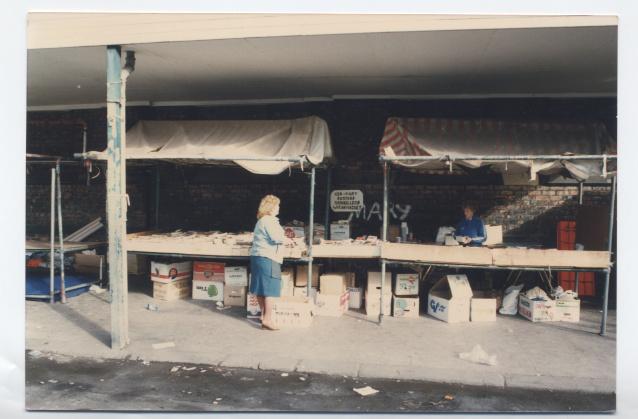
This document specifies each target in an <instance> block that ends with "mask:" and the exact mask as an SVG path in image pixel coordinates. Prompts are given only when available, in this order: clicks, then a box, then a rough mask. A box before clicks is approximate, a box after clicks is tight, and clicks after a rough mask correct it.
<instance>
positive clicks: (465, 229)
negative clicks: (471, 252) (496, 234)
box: [455, 204, 487, 246]
mask: <svg viewBox="0 0 638 419" xmlns="http://www.w3.org/2000/svg"><path fill="white" fill-rule="evenodd" d="M455 234H456V237H457V239H459V241H461V243H462V244H463V245H466V246H481V245H482V244H483V242H484V241H485V240H486V239H487V234H486V232H485V225H484V224H483V220H481V219H480V218H479V217H478V216H477V215H476V207H475V206H474V205H472V204H465V205H463V219H462V220H461V221H459V223H458V224H457V225H456V233H455Z"/></svg>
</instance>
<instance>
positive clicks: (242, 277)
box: [224, 266, 248, 287]
mask: <svg viewBox="0 0 638 419" xmlns="http://www.w3.org/2000/svg"><path fill="white" fill-rule="evenodd" d="M224 284H225V285H228V286H231V287H246V286H248V269H246V267H245V266H226V267H224Z"/></svg>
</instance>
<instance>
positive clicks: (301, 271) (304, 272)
mask: <svg viewBox="0 0 638 419" xmlns="http://www.w3.org/2000/svg"><path fill="white" fill-rule="evenodd" d="M320 270H321V265H316V264H313V265H312V284H311V285H312V286H313V287H314V288H318V287H319V271H320ZM307 284H308V265H307V264H303V265H297V272H296V273H295V287H305V286H306V285H307Z"/></svg>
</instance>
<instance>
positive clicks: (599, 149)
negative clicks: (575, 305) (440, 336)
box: [379, 118, 616, 334]
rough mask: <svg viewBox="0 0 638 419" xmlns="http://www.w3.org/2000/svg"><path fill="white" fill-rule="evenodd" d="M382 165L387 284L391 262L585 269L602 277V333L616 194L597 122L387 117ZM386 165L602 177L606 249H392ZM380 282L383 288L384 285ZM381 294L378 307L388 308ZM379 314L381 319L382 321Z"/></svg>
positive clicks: (612, 163)
mask: <svg viewBox="0 0 638 419" xmlns="http://www.w3.org/2000/svg"><path fill="white" fill-rule="evenodd" d="M379 153H380V161H381V162H382V165H383V173H384V189H383V237H382V239H383V242H384V244H383V246H382V251H381V271H382V278H385V271H386V265H387V264H406V263H411V264H422V265H429V266H446V267H466V266H469V267H474V268H483V269H510V270H523V269H525V270H539V271H549V272H551V270H570V271H578V270H581V269H585V268H586V269H587V270H589V271H599V272H604V273H605V291H604V297H603V298H604V300H603V301H604V302H603V318H602V321H601V334H605V325H606V318H607V305H608V293H609V278H610V272H611V267H612V258H611V248H612V231H613V217H614V201H615V195H616V155H615V144H614V142H613V140H612V138H611V137H610V136H609V134H608V133H607V131H606V130H605V127H604V125H602V124H600V123H581V122H552V121H499V120H489V119H463V120H461V119H446V118H389V119H388V120H387V121H386V127H385V132H384V136H383V138H382V139H381V142H380V146H379ZM389 163H392V164H394V165H395V166H399V167H404V168H409V169H410V170H414V171H432V170H435V171H437V170H439V171H440V170H446V171H449V172H452V171H453V170H454V169H455V166H457V167H458V166H460V167H463V168H467V169H476V168H480V167H483V166H488V167H489V169H490V170H492V171H495V172H499V173H505V172H509V173H523V174H525V175H527V176H529V179H530V180H536V179H537V176H538V175H539V174H543V175H546V174H556V173H566V174H568V175H569V176H571V177H573V178H575V179H577V180H578V181H580V182H582V181H584V180H587V179H589V178H591V177H594V176H596V177H600V178H603V179H605V180H607V179H609V182H611V186H612V187H611V190H612V197H611V211H610V215H609V217H610V221H609V234H608V249H607V251H578V252H577V251H571V250H557V249H528V248H501V249H488V248H471V247H452V248H450V249H446V248H445V246H437V245H431V244H405V243H401V244H399V243H397V244H395V243H387V241H386V238H387V226H388V221H387V220H388V173H389V170H390V166H389ZM384 282H385V281H382V283H381V287H382V289H383V288H384V287H385V284H384ZM383 295H384V293H383V292H381V304H383ZM381 319H382V314H381V315H380V316H379V321H381Z"/></svg>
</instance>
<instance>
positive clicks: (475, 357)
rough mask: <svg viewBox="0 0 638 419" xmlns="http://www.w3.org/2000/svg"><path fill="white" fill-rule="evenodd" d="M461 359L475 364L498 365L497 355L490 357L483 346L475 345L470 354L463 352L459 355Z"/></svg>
mask: <svg viewBox="0 0 638 419" xmlns="http://www.w3.org/2000/svg"><path fill="white" fill-rule="evenodd" d="M459 358H461V359H463V360H465V361H470V362H474V363H476V364H484V365H492V366H493V365H496V355H489V354H488V353H487V352H485V350H483V348H481V345H478V344H476V345H474V348H472V350H471V351H470V352H462V353H460V354H459Z"/></svg>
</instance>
